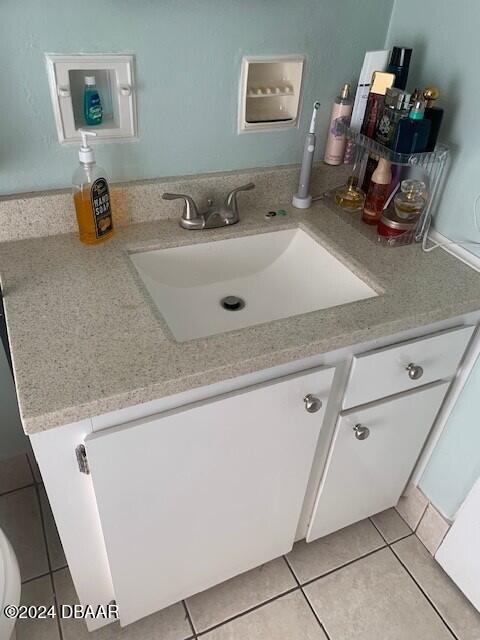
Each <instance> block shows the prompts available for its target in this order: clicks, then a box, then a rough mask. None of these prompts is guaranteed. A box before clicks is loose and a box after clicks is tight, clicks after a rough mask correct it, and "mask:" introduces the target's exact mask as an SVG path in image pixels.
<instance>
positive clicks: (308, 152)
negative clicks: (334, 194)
mask: <svg viewBox="0 0 480 640" xmlns="http://www.w3.org/2000/svg"><path fill="white" fill-rule="evenodd" d="M319 108H320V102H318V101H317V102H314V104H313V113H312V120H311V121H310V129H309V130H308V133H307V136H306V138H305V147H304V149H303V160H302V168H301V169H300V180H299V183H298V192H297V193H296V194H295V195H294V196H293V199H292V204H293V206H294V207H296V208H297V209H308V207H309V206H310V205H311V204H312V196H311V195H310V193H309V191H310V176H311V174H312V165H313V156H314V155H315V141H316V138H315V123H316V119H317V111H318V110H319Z"/></svg>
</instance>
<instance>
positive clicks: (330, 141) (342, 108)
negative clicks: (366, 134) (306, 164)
mask: <svg viewBox="0 0 480 640" xmlns="http://www.w3.org/2000/svg"><path fill="white" fill-rule="evenodd" d="M352 109H353V101H352V98H351V97H350V85H349V84H346V85H344V87H343V89H342V93H341V94H340V95H339V96H338V98H337V99H336V100H335V102H334V104H333V108H332V115H331V118H330V125H329V127H328V136H327V144H326V146H325V157H324V161H325V162H326V164H332V165H338V164H342V162H343V156H344V154H345V147H346V144H347V139H346V137H345V131H344V130H343V126H348V124H349V122H350V116H351V115H352Z"/></svg>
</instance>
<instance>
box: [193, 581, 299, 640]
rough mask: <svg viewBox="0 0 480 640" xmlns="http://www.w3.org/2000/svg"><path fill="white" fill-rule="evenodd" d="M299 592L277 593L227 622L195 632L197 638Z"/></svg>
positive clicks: (293, 588) (297, 588) (292, 589)
mask: <svg viewBox="0 0 480 640" xmlns="http://www.w3.org/2000/svg"><path fill="white" fill-rule="evenodd" d="M299 590H300V588H299V587H292V588H291V589H288V590H287V591H283V592H282V593H279V594H277V595H276V596H273V598H269V599H268V600H265V601H264V602H260V603H259V604H256V605H254V606H253V607H250V608H249V609H246V610H245V611H242V612H241V613H237V614H236V615H234V616H232V617H231V618H228V619H227V620H222V622H219V623H218V624H214V625H213V626H211V627H208V628H207V629H204V630H203V631H199V632H197V637H200V636H203V635H205V634H206V633H209V632H210V631H213V630H214V629H218V628H219V627H223V626H224V625H225V624H227V623H228V622H232V621H233V620H237V618H242V617H243V616H245V615H247V614H249V613H252V612H253V611H257V609H261V608H262V607H265V606H266V605H268V604H271V603H272V602H274V601H275V600H278V599H279V598H283V596H286V595H288V594H289V593H294V591H299Z"/></svg>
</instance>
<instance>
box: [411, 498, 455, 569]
mask: <svg viewBox="0 0 480 640" xmlns="http://www.w3.org/2000/svg"><path fill="white" fill-rule="evenodd" d="M449 528H450V524H449V523H448V522H447V521H446V520H445V519H444V518H443V517H442V516H441V515H440V514H439V513H438V511H437V510H436V509H435V507H434V506H433V505H431V504H429V505H428V507H427V510H426V511H425V513H424V514H423V518H422V519H421V520H420V524H419V525H418V527H417V531H416V534H417V536H418V537H419V538H420V540H421V541H422V542H423V544H424V545H425V546H426V547H427V549H428V550H429V551H430V553H431V554H432V556H434V555H435V554H436V552H437V549H438V547H439V546H440V544H441V542H442V540H443V539H444V537H445V536H446V535H447V531H448V530H449Z"/></svg>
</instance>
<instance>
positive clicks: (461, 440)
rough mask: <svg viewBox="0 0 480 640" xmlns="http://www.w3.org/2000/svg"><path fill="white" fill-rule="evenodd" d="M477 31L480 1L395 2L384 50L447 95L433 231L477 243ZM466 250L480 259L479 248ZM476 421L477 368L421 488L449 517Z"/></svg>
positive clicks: (475, 470)
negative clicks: (442, 179)
mask: <svg viewBox="0 0 480 640" xmlns="http://www.w3.org/2000/svg"><path fill="white" fill-rule="evenodd" d="M479 29H480V3H479V2H478V0H456V1H455V2H452V0H422V1H421V2H418V1H417V0H396V2H395V6H394V9H393V13H392V19H391V22H390V28H389V32H388V36H387V46H392V45H395V44H397V43H399V44H401V45H405V46H409V45H410V46H413V48H414V53H413V58H412V65H413V69H412V74H411V78H410V79H411V82H410V83H409V85H410V86H412V87H413V86H417V85H418V86H425V85H426V84H436V85H437V86H438V87H439V88H440V90H441V91H442V94H443V98H442V99H441V105H442V106H443V107H444V108H445V122H444V125H443V132H442V135H441V137H442V138H443V140H444V141H445V142H448V143H449V144H451V146H452V149H453V162H452V166H451V170H450V173H449V176H448V181H447V184H446V188H445V191H444V193H443V196H442V202H441V205H440V207H439V210H438V213H437V214H436V219H435V227H436V228H437V229H438V230H439V231H440V233H442V234H444V235H446V236H447V237H448V238H451V239H453V240H474V241H478V242H480V233H479V232H478V230H477V229H476V227H475V224H474V220H473V203H474V200H475V198H476V197H477V195H478V194H479V193H480V180H479V172H480V151H479V150H480V127H479V126H478V105H479V103H480V83H479V81H478V63H479V53H478V32H479ZM479 210H480V207H479ZM479 213H480V211H479ZM469 250H471V251H472V252H474V253H477V255H480V248H475V247H469ZM479 415H480V362H477V364H476V366H475V369H474V371H473V372H472V374H471V376H470V379H469V381H468V384H467V385H466V386H465V388H464V390H463V392H462V394H461V395H460V397H459V399H458V401H457V403H456V406H455V408H454V411H453V412H452V414H451V416H450V418H449V420H448V424H447V426H446V428H445V430H444V432H443V434H442V437H441V438H440V441H439V443H438V445H437V447H436V449H435V451H434V453H433V456H432V458H431V460H430V462H429V465H428V467H427V469H426V470H425V473H424V475H423V477H422V478H421V481H420V488H421V489H422V490H423V491H424V492H425V494H426V495H427V496H428V497H429V498H430V500H431V501H432V502H433V503H434V504H435V505H436V506H437V507H438V508H439V509H440V510H441V511H442V513H444V515H446V516H449V517H452V516H454V514H455V512H456V511H457V509H458V507H459V506H460V504H461V503H462V501H463V500H464V498H465V497H466V495H467V494H468V492H469V490H470V489H471V487H472V485H473V483H474V481H475V480H476V478H478V476H479V475H480V428H479V418H478V416H479Z"/></svg>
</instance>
